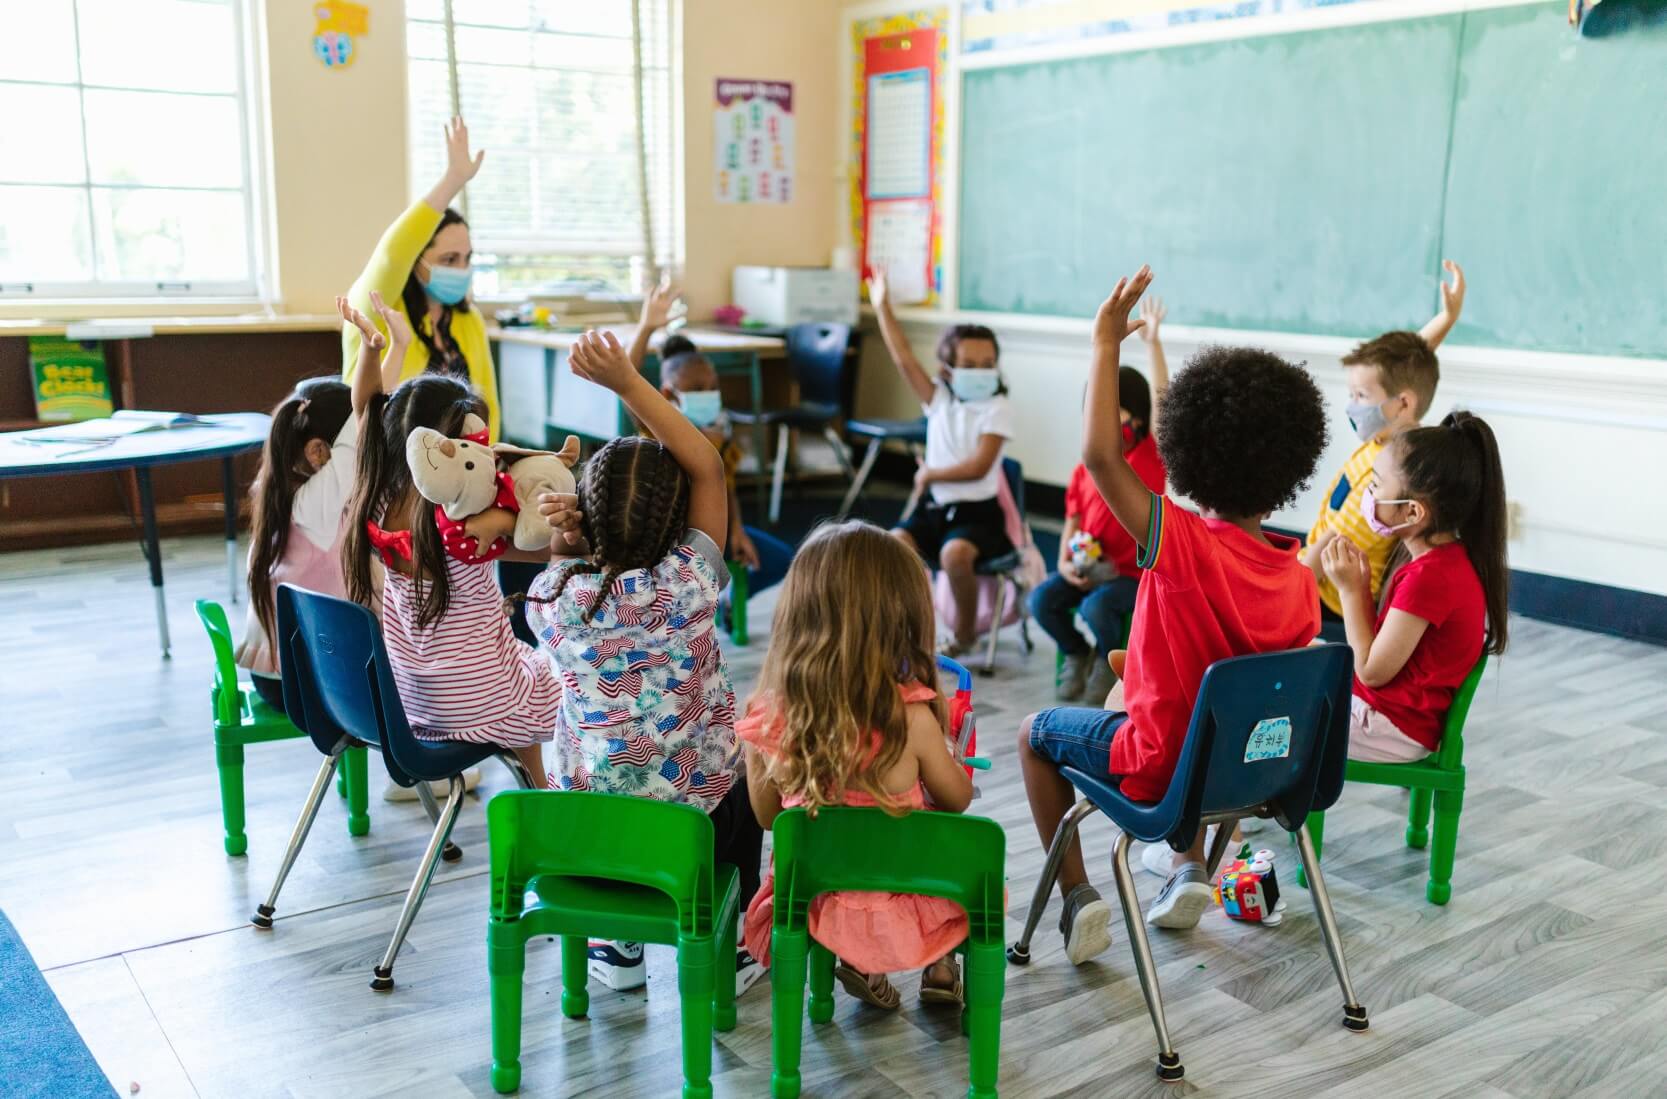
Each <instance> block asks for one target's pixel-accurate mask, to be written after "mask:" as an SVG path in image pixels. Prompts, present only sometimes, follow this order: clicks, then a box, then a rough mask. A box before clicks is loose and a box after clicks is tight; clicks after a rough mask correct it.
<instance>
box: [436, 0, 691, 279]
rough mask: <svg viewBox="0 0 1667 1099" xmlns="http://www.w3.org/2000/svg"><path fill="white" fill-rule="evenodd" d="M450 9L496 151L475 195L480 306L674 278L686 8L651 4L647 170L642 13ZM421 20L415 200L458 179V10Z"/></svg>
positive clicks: (616, 3) (483, 139) (611, 1)
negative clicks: (681, 13)
mask: <svg viewBox="0 0 1667 1099" xmlns="http://www.w3.org/2000/svg"><path fill="white" fill-rule="evenodd" d="M451 7H452V25H453V37H454V40H455V43H456V51H457V52H456V57H455V62H456V74H457V85H458V100H459V104H460V106H461V108H462V113H463V117H464V118H465V119H466V120H467V121H468V123H469V137H470V140H471V141H472V142H473V143H474V144H475V145H476V147H478V148H481V149H485V150H486V164H485V166H484V167H483V168H482V169H481V173H480V174H479V175H478V176H476V177H475V179H474V181H473V182H472V183H470V184H469V188H468V191H467V192H466V194H465V196H464V197H465V199H466V200H467V204H468V208H467V211H466V213H467V216H468V219H469V227H470V232H471V235H472V237H473V240H474V246H475V252H476V253H477V262H478V263H479V264H480V265H481V271H480V273H479V275H478V276H477V279H476V286H477V292H478V293H481V294H485V295H491V294H493V293H501V294H506V293H521V292H526V291H529V290H539V291H543V292H552V293H560V292H569V293H571V292H576V291H581V290H600V291H626V292H629V291H634V290H636V289H638V288H640V286H641V284H642V281H643V279H644V276H645V275H646V274H647V270H648V268H649V267H650V266H653V265H656V264H657V265H660V266H669V265H672V264H674V263H675V262H676V258H677V254H678V252H679V250H680V249H681V231H680V227H679V225H678V220H677V219H678V203H677V201H676V196H677V194H678V185H677V184H678V181H677V174H678V172H679V170H680V169H679V165H680V157H679V155H678V154H679V132H680V126H679V119H678V112H679V110H680V104H681V96H680V95H679V94H678V88H677V79H676V74H675V72H674V68H675V66H674V64H673V61H674V59H675V57H676V53H677V51H676V48H675V42H674V36H675V33H676V31H675V26H674V19H673V13H672V0H640V11H641V23H642V91H643V136H644V141H643V146H642V148H643V150H644V154H643V155H644V159H643V161H642V163H641V164H640V165H639V148H638V143H637V137H636V134H637V125H636V102H635V100H636V96H635V90H634V87H633V83H634V80H633V74H632V61H633V56H632V36H631V4H630V3H629V2H628V0H607V2H605V3H603V2H598V3H575V2H574V0H452V4H451ZM407 13H408V16H409V21H408V24H407V27H408V35H409V47H410V55H411V60H410V80H411V94H410V99H409V102H410V112H409V114H410V119H411V146H410V148H411V154H410V164H411V187H412V193H413V195H417V196H421V195H423V194H426V193H427V192H428V190H429V188H431V187H432V186H433V185H434V181H435V180H436V179H438V178H439V177H440V174H441V172H442V171H443V169H444V167H445V147H444V142H443V141H442V138H441V127H442V126H443V125H444V123H445V120H446V118H447V117H448V116H449V115H450V114H451V113H452V112H451V92H450V87H451V84H450V80H451V76H450V72H449V69H448V64H447V49H446V27H445V4H444V2H443V0H409V2H408V4H407ZM639 167H640V168H642V169H646V174H647V183H648V186H647V190H648V202H647V207H648V210H649V217H648V219H647V220H648V227H649V228H650V229H651V231H652V238H651V239H652V245H650V243H649V238H648V234H646V233H645V231H644V230H645V225H644V217H643V206H644V203H643V195H642V186H641V183H640V180H641V179H642V175H641V173H640V171H639ZM650 248H652V251H653V257H652V263H651V261H650V256H649V252H650Z"/></svg>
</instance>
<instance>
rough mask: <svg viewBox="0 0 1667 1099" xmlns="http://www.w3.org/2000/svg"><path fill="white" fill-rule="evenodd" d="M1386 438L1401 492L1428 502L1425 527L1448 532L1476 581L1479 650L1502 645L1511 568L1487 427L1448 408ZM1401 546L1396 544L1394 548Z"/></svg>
mask: <svg viewBox="0 0 1667 1099" xmlns="http://www.w3.org/2000/svg"><path fill="white" fill-rule="evenodd" d="M1394 446H1395V459H1396V462H1397V464H1398V465H1399V466H1400V467H1401V476H1402V478H1403V479H1404V480H1405V481H1406V491H1407V494H1408V495H1410V496H1412V497H1413V498H1414V499H1416V500H1418V501H1419V502H1420V503H1422V504H1423V505H1424V506H1425V507H1427V508H1429V510H1430V523H1429V527H1428V529H1427V530H1426V532H1425V533H1427V534H1430V533H1436V534H1453V535H1456V536H1457V537H1458V540H1459V544H1460V545H1462V546H1463V547H1464V552H1465V554H1466V555H1467V556H1468V557H1469V558H1470V564H1471V567H1472V568H1474V569H1475V570H1476V575H1477V576H1478V577H1479V578H1480V579H1481V581H1482V596H1483V599H1484V600H1485V602H1486V603H1487V609H1488V627H1487V635H1486V640H1485V641H1484V643H1483V647H1484V649H1485V651H1487V652H1490V653H1493V654H1494V655H1498V654H1499V653H1502V652H1504V651H1505V642H1506V639H1507V625H1506V624H1507V621H1508V620H1509V617H1510V595H1511V590H1510V589H1511V573H1510V568H1509V565H1508V562H1507V561H1506V556H1505V534H1506V523H1507V516H1506V507H1507V505H1506V503H1505V471H1504V467H1503V465H1502V464H1501V463H1500V461H1499V444H1498V443H1497V442H1495V441H1494V437H1493V429H1492V428H1491V427H1489V426H1488V425H1487V421H1485V420H1482V419H1480V418H1478V417H1476V416H1473V415H1471V414H1470V413H1468V412H1463V411H1460V412H1454V413H1451V414H1449V415H1448V416H1447V417H1446V418H1445V419H1443V420H1442V421H1441V425H1440V426H1439V427H1420V428H1415V429H1413V430H1412V431H1408V432H1406V433H1405V434H1403V435H1398V436H1396V438H1395V443H1394ZM1403 545H1404V544H1403ZM1404 552H1405V551H1404V550H1403V549H1401V548H1399V547H1397V556H1400V555H1401V554H1402V553H1404Z"/></svg>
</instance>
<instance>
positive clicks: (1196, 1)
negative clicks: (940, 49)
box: [961, 0, 1382, 53]
mask: <svg viewBox="0 0 1667 1099" xmlns="http://www.w3.org/2000/svg"><path fill="white" fill-rule="evenodd" d="M1380 2H1382V0H1234V2H1231V3H1227V2H1217V3H1208V2H1204V0H961V51H962V52H963V53H984V52H989V51H998V50H1010V49H1018V48H1022V47H1028V46H1043V45H1049V44H1051V43H1056V42H1074V41H1079V40H1081V39H1085V38H1103V37H1107V36H1112V35H1121V34H1140V33H1143V32H1150V31H1157V30H1165V29H1168V28H1170V27H1180V26H1189V25H1192V24H1196V23H1214V22H1218V21H1221V20H1229V19H1236V20H1244V19H1258V18H1266V17H1268V16H1275V15H1288V14H1290V13H1292V12H1298V11H1305V10H1308V9H1311V8H1334V7H1340V6H1343V5H1345V4H1374V3H1380Z"/></svg>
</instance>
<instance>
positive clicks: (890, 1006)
mask: <svg viewBox="0 0 1667 1099" xmlns="http://www.w3.org/2000/svg"><path fill="white" fill-rule="evenodd" d="M834 976H835V977H838V978H839V983H840V984H841V985H843V986H844V987H845V991H846V992H849V993H850V994H851V995H853V996H855V997H856V998H857V999H859V1000H861V1001H862V1002H863V1003H865V1004H871V1005H873V1006H874V1007H877V1008H879V1009H880V1010H881V1011H896V1010H897V1009H898V1007H900V1006H901V1005H902V1003H903V997H902V996H900V995H898V993H897V989H895V988H893V987H892V984H891V982H890V981H889V980H887V979H886V975H885V974H884V973H872V974H870V973H864V972H863V971H862V970H860V969H856V968H853V967H852V966H848V965H846V964H845V963H844V962H841V963H839V964H838V965H836V966H834Z"/></svg>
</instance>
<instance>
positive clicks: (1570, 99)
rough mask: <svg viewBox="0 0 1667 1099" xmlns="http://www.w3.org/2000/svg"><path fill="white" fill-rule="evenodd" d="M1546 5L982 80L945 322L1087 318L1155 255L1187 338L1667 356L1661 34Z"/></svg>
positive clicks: (1666, 75)
mask: <svg viewBox="0 0 1667 1099" xmlns="http://www.w3.org/2000/svg"><path fill="white" fill-rule="evenodd" d="M1566 11H1567V9H1566V5H1564V4H1562V3H1556V2H1547V3H1542V4H1535V5H1529V6H1521V7H1506V8H1498V9H1491V10H1478V11H1471V12H1468V13H1463V14H1452V15H1446V16H1440V17H1435V18H1425V19H1417V20H1406V21H1397V22H1389V23H1378V24H1370V25H1362V26H1355V27H1348V28H1338V29H1333V30H1323V31H1312V32H1304V33H1298V34H1288V35H1280V36H1274V37H1265V38H1248V39H1240V40H1234V41H1226V42H1214V43H1207V44H1198V45H1192V46H1177V47H1171V48H1168V49H1162V50H1148V51H1142V52H1137V53H1122V54H1108V55H1102V56H1096V57H1086V58H1076V59H1069V60H1058V61H1047V62H1038V63H1032V64H1027V65H1021V66H1013V67H1006V68H994V69H983V70H972V71H969V72H967V73H966V75H965V77H964V84H963V110H962V119H963V125H962V151H961V169H962V177H961V181H960V183H961V202H960V235H959V267H960V272H961V275H960V304H961V306H962V307H963V308H967V309H984V310H993V311H998V312H1014V313H1036V314H1054V315H1066V316H1086V315H1089V314H1091V313H1092V312H1093V310H1094V308H1095V306H1096V305H1097V304H1098V302H1099V301H1100V299H1101V298H1102V297H1103V296H1104V294H1105V292H1106V291H1107V289H1108V288H1109V287H1110V286H1111V285H1112V284H1113V283H1114V282H1115V281H1116V279H1117V277H1118V276H1120V275H1122V274H1125V273H1127V272H1129V271H1132V270H1133V269H1134V268H1135V267H1136V266H1138V265H1139V264H1140V263H1142V262H1150V263H1151V264H1152V267H1153V269H1154V271H1155V273H1156V275H1157V282H1156V283H1155V285H1154V289H1155V291H1156V292H1158V293H1160V294H1162V295H1163V296H1164V297H1165V298H1166V299H1168V300H1169V302H1170V304H1171V311H1170V316H1171V319H1172V320H1175V321H1180V322H1182V323H1189V324H1200V325H1210V326H1215V327H1223V328H1242V329H1252V330H1262V331H1286V332H1306V333H1321V334H1334V335H1349V336H1355V335H1366V334H1370V333H1373V332H1377V331H1381V330H1383V329H1385V328H1389V327H1416V326H1417V325H1418V324H1420V323H1422V322H1423V321H1424V320H1426V319H1428V317H1429V315H1430V313H1431V311H1432V310H1433V309H1434V308H1435V306H1436V303H1437V294H1436V278H1437V272H1438V261H1439V260H1440V259H1441V257H1443V256H1450V257H1452V258H1454V259H1457V260H1459V261H1460V262H1462V263H1464V264H1465V266H1466V269H1467V271H1468V272H1469V274H1470V277H1471V286H1472V289H1471V294H1470V298H1469V302H1468V304H1467V308H1466V312H1465V316H1464V322H1463V324H1462V325H1461V326H1460V328H1459V329H1458V330H1457V331H1456V332H1455V334H1454V337H1453V338H1454V340H1455V341H1458V342H1463V343H1472V344H1483V345H1492V346H1500V347H1509V348H1526V349H1535V350H1561V351H1578V352H1584V353H1593V354H1626V355H1654V356H1667V308H1664V306H1667V25H1664V24H1662V23H1660V22H1657V23H1654V24H1651V25H1645V26H1639V27H1635V28H1632V29H1631V30H1629V31H1628V33H1626V34H1621V35H1616V36H1613V37H1609V38H1603V39H1590V38H1581V37H1579V36H1577V35H1575V34H1574V33H1572V32H1571V31H1570V30H1569V28H1568V26H1567V24H1566V22H1565V19H1566Z"/></svg>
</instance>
